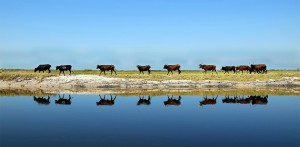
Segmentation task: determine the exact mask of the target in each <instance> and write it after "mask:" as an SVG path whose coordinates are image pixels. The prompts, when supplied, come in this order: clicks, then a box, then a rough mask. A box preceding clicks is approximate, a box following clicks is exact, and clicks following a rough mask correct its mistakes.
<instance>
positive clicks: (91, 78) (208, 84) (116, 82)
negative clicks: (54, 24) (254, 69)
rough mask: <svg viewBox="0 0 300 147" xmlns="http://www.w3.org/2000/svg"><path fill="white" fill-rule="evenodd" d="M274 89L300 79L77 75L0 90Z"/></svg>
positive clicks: (2, 84)
mask: <svg viewBox="0 0 300 147" xmlns="http://www.w3.org/2000/svg"><path fill="white" fill-rule="evenodd" d="M259 87H261V88H270V87H291V88H293V87H294V88H295V87H296V88H298V87H300V79H299V78H298V77H285V78H283V79H280V80H273V79H269V80H267V81H258V80H256V81H252V82H233V81H215V80H204V81H192V80H166V81H148V80H142V79H125V78H107V77H102V76H96V75H73V76H56V77H47V78H44V79H42V80H37V79H21V78H17V79H16V80H13V81H2V80H0V88H2V89H3V88H5V89H7V88H12V89H13V88H39V89H47V90H49V89H53V90H55V89H72V88H98V89H99V88H121V89H125V88H126V89H128V88H144V89H168V88H169V89H171V88H259Z"/></svg>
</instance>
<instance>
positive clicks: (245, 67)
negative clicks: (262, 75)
mask: <svg viewBox="0 0 300 147" xmlns="http://www.w3.org/2000/svg"><path fill="white" fill-rule="evenodd" d="M235 70H236V73H237V71H242V74H244V72H243V71H247V73H248V72H250V73H251V71H252V70H251V68H250V66H248V65H240V66H237V67H236V69H235Z"/></svg>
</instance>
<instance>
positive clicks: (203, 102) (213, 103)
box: [200, 96, 218, 106]
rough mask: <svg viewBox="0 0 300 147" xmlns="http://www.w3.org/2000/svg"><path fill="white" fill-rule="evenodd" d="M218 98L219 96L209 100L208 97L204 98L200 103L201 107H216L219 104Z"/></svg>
mask: <svg viewBox="0 0 300 147" xmlns="http://www.w3.org/2000/svg"><path fill="white" fill-rule="evenodd" d="M217 98H218V96H217V97H216V98H215V97H214V96H213V97H212V98H207V96H206V97H205V96H203V100H202V101H200V106H202V105H215V104H216V103H217Z"/></svg>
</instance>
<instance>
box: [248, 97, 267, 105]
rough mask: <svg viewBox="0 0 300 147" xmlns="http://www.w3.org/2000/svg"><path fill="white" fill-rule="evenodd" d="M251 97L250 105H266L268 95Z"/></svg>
mask: <svg viewBox="0 0 300 147" xmlns="http://www.w3.org/2000/svg"><path fill="white" fill-rule="evenodd" d="M251 97H252V105H256V104H260V105H266V104H267V103H268V95H266V96H251Z"/></svg>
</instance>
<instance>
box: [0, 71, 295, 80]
mask: <svg viewBox="0 0 300 147" xmlns="http://www.w3.org/2000/svg"><path fill="white" fill-rule="evenodd" d="M58 74H59V72H58V71H55V70H52V71H51V73H47V72H45V73H42V72H41V73H38V72H36V73H35V72H33V71H32V70H8V69H2V70H0V80H7V81H9V80H17V79H18V78H21V79H32V78H34V79H37V80H42V79H43V78H45V77H50V76H58ZM117 74H118V75H114V74H113V75H110V72H106V75H104V74H102V76H104V77H111V78H133V79H146V80H155V81H163V80H193V81H202V80H220V81H223V80H228V81H238V82H247V81H255V80H260V81H265V80H269V79H274V80H277V79H282V78H283V77H298V78H299V77H300V71H296V70H269V71H268V74H247V73H244V74H242V73H238V74H233V73H232V72H231V73H229V74H224V72H223V71H218V74H215V73H214V74H212V73H211V72H208V73H207V74H203V72H202V71H201V70H183V71H182V73H181V74H180V75H178V72H174V74H173V75H167V71H152V72H151V75H148V74H146V72H145V74H144V75H142V74H141V75H139V72H138V71H122V70H120V71H117ZM68 75H69V72H66V76H68ZM72 75H99V70H74V71H73V73H72ZM61 76H63V75H61Z"/></svg>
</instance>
